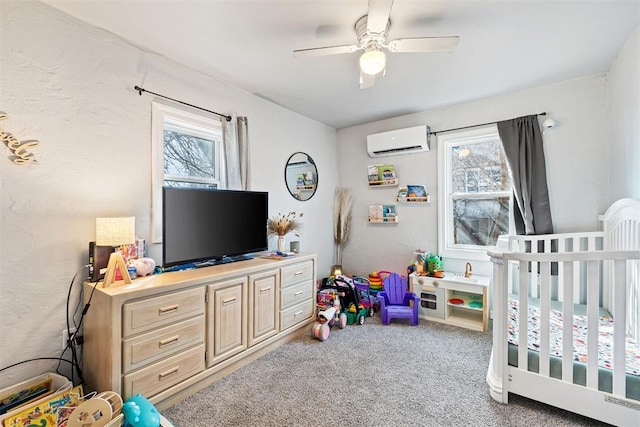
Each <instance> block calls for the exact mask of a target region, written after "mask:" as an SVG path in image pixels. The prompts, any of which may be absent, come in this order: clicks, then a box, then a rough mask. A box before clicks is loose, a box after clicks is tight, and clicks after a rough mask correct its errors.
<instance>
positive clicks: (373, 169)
mask: <svg viewBox="0 0 640 427" xmlns="http://www.w3.org/2000/svg"><path fill="white" fill-rule="evenodd" d="M367 178H368V180H369V182H375V181H378V180H379V178H378V165H369V167H368V168H367Z"/></svg>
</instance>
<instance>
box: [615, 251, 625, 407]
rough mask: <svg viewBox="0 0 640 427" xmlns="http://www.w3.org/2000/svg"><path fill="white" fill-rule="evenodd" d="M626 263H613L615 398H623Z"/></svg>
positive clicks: (621, 261)
mask: <svg viewBox="0 0 640 427" xmlns="http://www.w3.org/2000/svg"><path fill="white" fill-rule="evenodd" d="M626 268H627V265H626V262H625V261H623V260H617V261H614V263H613V270H614V271H613V307H614V311H615V313H616V314H615V317H614V321H613V325H614V329H613V349H614V352H613V390H612V391H613V394H614V395H616V396H621V397H624V396H625V373H626V372H625V371H626V367H625V363H626V361H625V354H626V352H625V351H620V350H619V349H620V348H623V349H624V348H625V346H626V340H625V335H626V334H625V329H626V328H625V325H626V316H627V313H626V301H625V300H626V297H625V292H626V289H625V288H626V286H625V284H626V283H627V277H626V276H627V275H626Z"/></svg>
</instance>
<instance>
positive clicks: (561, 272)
mask: <svg viewBox="0 0 640 427" xmlns="http://www.w3.org/2000/svg"><path fill="white" fill-rule="evenodd" d="M564 251H565V239H561V238H559V239H558V252H564ZM563 276H564V263H563V262H559V263H558V301H560V302H562V301H567V299H566V298H567V296H566V295H565V292H564V289H565V288H564V283H565V282H564V281H563V280H562V277H563Z"/></svg>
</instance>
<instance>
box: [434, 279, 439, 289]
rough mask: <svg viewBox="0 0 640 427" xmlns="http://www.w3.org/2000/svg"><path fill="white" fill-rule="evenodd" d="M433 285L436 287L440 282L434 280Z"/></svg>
mask: <svg viewBox="0 0 640 427" xmlns="http://www.w3.org/2000/svg"><path fill="white" fill-rule="evenodd" d="M433 286H435V287H436V288H437V287H438V286H440V282H438V281H437V280H434V281H433Z"/></svg>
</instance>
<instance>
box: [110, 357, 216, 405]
mask: <svg viewBox="0 0 640 427" xmlns="http://www.w3.org/2000/svg"><path fill="white" fill-rule="evenodd" d="M203 370H204V345H199V346H197V347H195V348H192V349H190V350H187V351H185V352H184V353H180V354H178V355H176V356H173V357H170V358H168V359H166V360H163V361H162V362H158V363H155V364H153V365H151V366H147V367H146V368H142V369H140V370H139V371H136V372H133V373H130V374H127V375H125V376H124V377H123V389H124V396H122V398H123V399H128V398H129V397H131V396H133V395H135V394H138V393H140V394H142V395H143V396H145V397H146V398H150V397H152V396H153V395H155V394H158V393H160V392H161V391H163V390H166V389H168V388H169V387H172V386H174V385H176V384H178V383H179V382H180V381H182V380H185V379H187V378H189V377H192V376H193V375H195V374H197V373H199V372H201V371H203Z"/></svg>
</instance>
